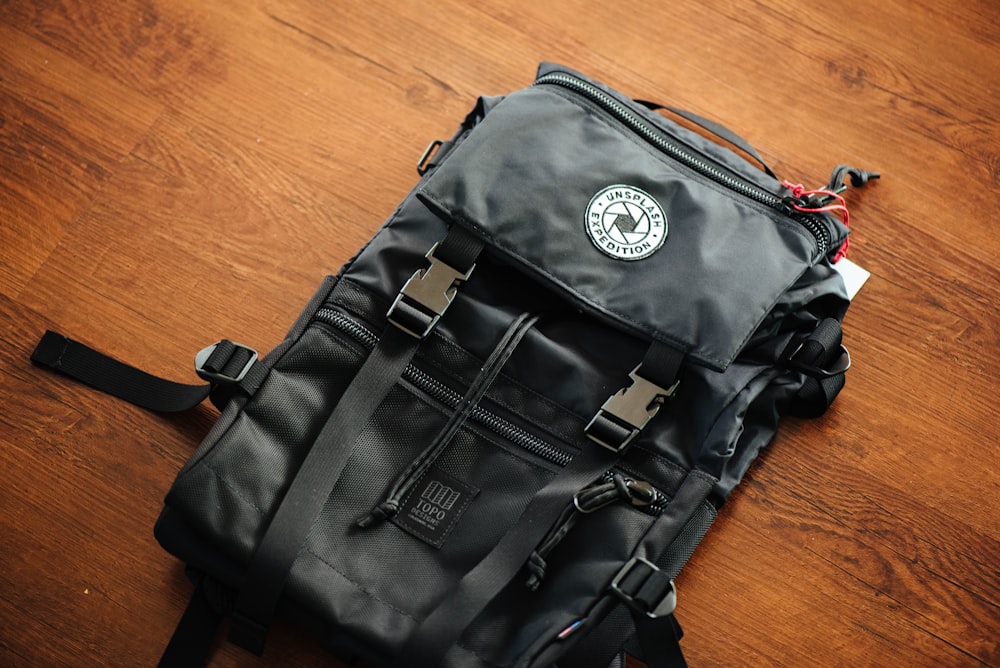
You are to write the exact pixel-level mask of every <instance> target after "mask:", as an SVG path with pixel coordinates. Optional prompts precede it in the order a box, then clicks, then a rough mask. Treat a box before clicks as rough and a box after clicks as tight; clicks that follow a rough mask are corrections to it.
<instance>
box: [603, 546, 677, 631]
mask: <svg viewBox="0 0 1000 668" xmlns="http://www.w3.org/2000/svg"><path fill="white" fill-rule="evenodd" d="M637 566H644V567H646V568H648V569H649V570H650V573H649V575H647V576H646V577H645V578H644V579H643V581H642V582H643V585H645V583H646V582H647V581H648V580H649V578H650V577H652V576H653V575H654V574H656V573H659V572H661V571H660V569H659V568H658V567H657V566H656V565H655V564H654V563H653V562H651V561H649V560H648V559H643V558H642V557H632V558H631V559H630V560H629V561H628V562H627V563H626V564H625V565H624V566H623V567H622V569H621V570H620V571H618V574H617V575H615V578H614V580H612V581H611V586H610V589H611V592H612V593H613V594H614V595H615V596H617V597H618V598H620V599H621V600H622V601H623V602H624V603H625V605H627V606H628V607H630V608H632V609H633V610H637V611H639V612H641V613H643V614H644V615H646V616H647V617H649V618H650V619H658V618H660V617H666V616H667V615H670V614H673V612H674V610H675V609H676V608H677V588H676V587H675V586H674V581H673V580H670V589H669V590H668V591H667V593H666V595H665V596H664V597H663V598H662V599H661V600H660V602H659V603H657V604H656V605H655V606H653V609H652V610H650V609H649V608H648V606H647V605H645V604H643V603H641V602H639V601H637V600H636V598H635V593H629V592H626V591H625V590H623V589H622V588H621V584H622V581H623V580H624V579H625V578H626V577H628V576H629V574H631V572H632V569H633V568H635V567H637Z"/></svg>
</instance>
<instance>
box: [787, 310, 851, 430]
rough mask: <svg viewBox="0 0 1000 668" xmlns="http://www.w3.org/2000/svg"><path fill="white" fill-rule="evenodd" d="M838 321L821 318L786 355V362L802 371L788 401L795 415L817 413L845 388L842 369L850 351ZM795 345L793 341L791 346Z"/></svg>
mask: <svg viewBox="0 0 1000 668" xmlns="http://www.w3.org/2000/svg"><path fill="white" fill-rule="evenodd" d="M842 341H843V331H842V330H841V326H840V321H838V320H837V319H835V318H824V319H823V320H820V321H819V323H818V324H817V325H816V328H815V329H814V330H813V331H812V332H811V333H810V334H809V336H807V337H806V339H805V340H804V341H802V342H801V343H799V344H798V345H797V347H796V348H795V349H794V351H792V352H791V353H788V354H786V355H785V364H786V366H788V367H790V368H792V369H795V370H796V371H801V372H802V373H804V374H805V381H804V382H803V384H802V387H801V388H800V389H799V391H798V394H797V395H796V396H795V398H794V400H793V401H792V402H791V404H790V405H789V409H788V410H789V413H790V414H792V415H795V416H796V417H805V418H812V417H819V416H820V415H822V414H823V413H824V412H826V409H827V408H829V407H830V405H831V404H832V403H833V400H834V399H836V398H837V395H838V394H839V393H840V391H841V390H842V389H843V388H844V381H845V375H844V372H845V371H847V369H848V368H849V367H850V359H851V358H850V355H849V354H848V353H847V349H846V348H844V346H843V344H842ZM793 345H795V342H794V341H793V342H792V344H790V347H791V346H793Z"/></svg>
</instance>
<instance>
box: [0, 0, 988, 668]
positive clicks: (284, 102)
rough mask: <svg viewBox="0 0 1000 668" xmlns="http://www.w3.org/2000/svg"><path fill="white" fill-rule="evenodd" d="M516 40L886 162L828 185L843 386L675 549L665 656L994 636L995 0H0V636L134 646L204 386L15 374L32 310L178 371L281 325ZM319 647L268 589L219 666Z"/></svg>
mask: <svg viewBox="0 0 1000 668" xmlns="http://www.w3.org/2000/svg"><path fill="white" fill-rule="evenodd" d="M542 60H553V61H557V62H563V63H565V64H567V65H570V66H572V67H575V68H577V69H580V70H582V71H584V72H587V73H588V74H590V75H592V76H594V77H596V78H598V79H601V80H604V81H606V82H608V83H609V84H611V85H613V86H614V87H616V88H618V89H619V90H622V91H624V92H626V93H628V94H631V95H633V96H635V97H642V98H646V99H656V100H660V101H663V102H668V103H671V104H673V105H675V106H679V107H684V108H688V109H690V110H691V111H693V112H695V113H699V114H702V115H705V116H708V117H710V118H713V119H716V120H718V121H720V122H722V123H723V124H725V125H727V126H729V127H732V128H733V129H735V130H736V131H738V132H739V133H740V134H741V135H743V136H744V137H746V138H747V139H748V140H749V141H750V142H751V143H752V144H753V145H755V146H756V147H757V148H758V150H760V152H761V153H762V154H763V155H764V157H765V158H766V159H767V160H768V162H769V163H770V164H771V165H772V167H774V168H775V169H776V170H777V171H778V173H779V174H781V175H782V176H784V177H787V178H789V179H790V180H792V181H795V182H802V183H805V184H806V185H810V186H811V185H818V184H820V183H822V182H824V181H825V180H826V178H827V175H828V174H829V170H830V169H831V168H832V167H833V165H835V164H837V163H839V162H848V163H855V164H857V165H859V166H862V167H866V168H871V169H877V170H879V171H881V172H882V173H883V175H884V176H883V179H882V180H880V181H879V182H877V183H875V184H873V185H872V186H870V187H868V188H866V189H865V190H864V191H859V192H858V193H856V194H854V193H852V194H851V195H850V200H849V201H850V204H851V218H852V224H853V236H852V244H851V258H852V259H853V260H855V261H856V262H858V263H859V264H861V265H862V266H864V267H866V268H867V269H869V270H870V271H871V272H872V278H871V279H870V280H869V282H868V284H867V285H866V286H865V288H864V289H863V290H862V292H861V294H860V296H859V297H858V298H857V300H856V303H855V304H854V305H852V308H851V310H850V312H849V314H848V316H847V319H846V321H845V329H846V343H847V345H848V346H849V347H850V349H851V353H852V357H853V359H854V366H853V368H852V369H851V371H850V373H849V378H848V383H847V388H846V390H845V391H844V393H843V394H842V395H841V397H840V398H839V399H838V401H837V403H836V404H835V406H834V407H833V408H832V409H831V410H830V411H829V412H828V413H827V415H825V416H823V417H822V418H820V419H818V420H813V421H801V420H789V421H787V422H786V423H785V425H784V427H785V428H784V429H783V430H782V432H781V434H780V435H779V436H778V438H777V439H776V440H775V442H774V443H773V444H772V445H771V446H770V447H769V448H768V449H767V451H766V452H765V453H764V454H763V455H762V457H761V458H760V460H759V461H758V462H757V463H756V464H755V465H754V467H753V468H752V469H751V471H750V473H749V474H748V476H747V479H746V480H745V481H744V485H743V486H742V487H741V488H740V489H738V490H737V492H736V493H735V494H734V496H733V498H732V499H731V500H730V502H729V503H728V504H727V505H726V506H725V507H724V508H723V509H722V511H721V513H720V516H719V519H718V520H717V521H716V523H715V525H714V527H713V529H712V531H711V532H710V533H709V535H708V537H707V538H706V539H705V541H704V543H703V544H702V546H701V547H700V548H699V550H698V552H697V553H696V554H695V556H694V558H693V559H692V561H691V563H690V564H689V566H688V567H687V569H686V570H685V572H684V573H682V575H681V577H680V578H679V580H678V587H679V591H680V608H679V612H678V614H679V617H680V620H681V622H682V623H683V624H684V627H685V630H686V635H685V638H684V641H683V646H684V648H685V651H686V653H687V656H688V659H689V662H690V664H691V665H692V666H743V665H754V666H756V665H761V666H896V665H909V666H996V665H1000V641H998V639H1000V607H998V603H1000V521H998V520H1000V483H998V479H1000V470H998V461H1000V459H998V454H1000V448H998V444H1000V427H998V418H997V410H996V408H995V406H996V397H997V396H998V393H1000V380H998V378H1000V364H998V361H997V349H998V344H1000V332H998V318H997V304H998V303H1000V270H998V268H997V258H998V257H1000V235H998V234H997V221H998V220H1000V198H998V197H997V196H996V193H997V192H998V185H1000V139H998V136H1000V132H998V130H1000V103H998V101H997V94H996V93H997V91H998V90H1000V6H998V5H997V4H996V2H994V1H993V0H969V1H966V2H962V3H942V2H933V1H932V0H908V1H906V2H904V1H903V0H886V1H884V2H878V3H871V2H863V1H862V0H846V1H845V2H841V3H839V4H837V5H836V6H824V7H819V6H814V7H809V8H807V7H806V6H805V5H803V4H802V3H798V2H794V1H793V0H759V1H756V2H746V3H733V2H726V1H724V0H708V1H705V0H700V1H698V2H695V1H694V0H680V1H678V2H671V3H639V2H631V1H624V2H617V3H606V2H597V1H596V0H592V1H587V0H583V1H580V2H572V3H570V2H563V1H561V0H560V1H556V2H548V3H540V2H529V1H526V0H502V1H501V0H496V1H493V2H480V3H461V2H457V1H456V0H442V1H441V2H436V3H399V2H392V1H390V0H368V1H366V2H356V1H348V2H338V3H315V2H308V1H306V0H254V1H251V2H243V3H237V2H231V1H229V0H224V1H222V2H215V3H200V2H195V1H194V0H171V1H170V2H167V1H166V0H141V1H137V2H132V3H112V2H108V1H107V0H92V1H84V0H62V1H60V2H56V1H54V0H51V1H50V0H42V1H39V2H23V1H19V0H0V332H2V335H0V398H2V406H3V408H2V410H0V481H2V484H0V665H5V666H6V665H10V666H59V665H66V666H89V665H94V666H98V665H101V666H103V665H114V666H128V665H151V664H153V663H155V662H156V660H157V658H158V657H159V654H160V652H161V651H162V649H163V647H164V646H165V644H166V641H167V639H168V638H169V635H170V633H171V631H172V628H173V625H174V623H175V622H176V620H177V619H178V618H179V616H180V613H181V611H182V609H183V607H184V605H185V600H186V596H187V595H188V593H189V591H190V585H189V584H188V582H187V580H186V579H185V577H184V575H183V570H182V567H181V565H180V564H178V563H176V562H175V561H174V560H173V558H172V557H170V556H169V555H167V554H166V553H164V552H163V551H162V550H161V549H160V548H159V547H158V545H157V544H156V542H155V540H154V539H153V537H152V533H151V530H152V525H153V523H154V522H155V519H156V516H157V514H158V513H159V510H160V507H161V503H162V498H163V495H164V493H165V492H166V490H167V489H168V488H169V486H170V483H171V481H172V480H173V477H174V475H175V474H176V472H177V470H178V469H179V468H180V466H181V465H182V464H183V462H184V461H185V460H186V459H187V457H188V456H189V455H190V453H191V451H192V448H193V447H194V445H195V444H196V443H197V442H198V440H199V439H200V438H201V437H202V436H203V435H204V434H205V433H206V432H207V430H208V429H209V428H210V426H211V424H212V421H213V419H214V416H215V412H214V409H211V408H210V407H207V406H206V407H200V408H199V409H197V410H196V411H194V412H193V413H192V414H191V415H187V416H179V417H172V418H166V417H163V416H158V415H152V414H149V413H146V412H144V411H141V410H139V409H135V408H133V407H130V406H126V405H123V404H122V403H120V402H117V401H115V400H113V399H109V398H106V397H103V396H100V395H98V394H96V393H94V392H92V391H90V390H88V389H86V388H84V387H81V386H79V385H76V384H74V383H72V382H70V381H67V380H64V379H62V378H59V377H55V376H52V375H49V374H46V373H43V372H41V371H39V370H38V369H36V368H34V367H32V366H31V364H30V362H29V361H28V356H29V354H30V351H31V349H32V348H33V346H34V343H35V341H36V340H37V338H38V336H39V335H40V334H41V332H42V331H44V329H46V328H48V327H53V328H57V329H60V330H62V331H64V332H67V333H68V334H70V335H71V336H73V337H74V338H77V339H79V340H82V341H84V342H86V343H89V344H91V345H93V346H95V347H98V348H101V349H104V350H108V351H113V352H114V354H115V355H117V356H118V357H119V358H121V359H124V360H127V361H129V362H131V363H134V364H137V365H139V366H142V367H144V368H146V369H147V370H149V371H150V372H153V373H156V374H159V375H163V376H167V377H171V378H176V379H177V380H190V373H189V371H188V368H189V367H188V365H189V363H190V362H189V360H190V358H191V355H192V353H193V351H196V350H198V349H199V348H201V347H202V346H203V345H205V343H206V342H209V341H213V340H216V339H218V338H220V337H223V336H227V337H231V338H233V339H235V340H241V341H245V342H247V343H251V344H254V345H257V346H259V347H260V348H263V349H266V348H267V347H268V346H271V345H274V344H275V343H276V342H277V341H278V340H279V339H280V338H281V336H282V335H283V334H284V332H285V330H286V329H287V327H288V326H289V325H290V323H291V322H292V320H293V319H294V318H295V316H296V314H297V313H298V310H299V309H300V308H301V306H302V305H303V304H304V303H305V301H306V299H308V297H309V296H310V295H311V293H312V291H313V289H314V288H315V286H316V285H317V284H318V282H319V281H320V280H321V279H322V277H323V276H324V275H326V274H328V273H332V272H335V271H336V270H337V269H338V268H339V266H340V265H341V264H342V263H343V262H344V261H346V260H347V259H348V258H349V257H350V256H351V255H352V254H353V253H354V251H355V250H356V249H357V248H358V247H359V246H360V245H361V244H362V243H364V241H365V240H366V239H367V238H368V237H369V236H370V235H371V233H372V232H373V231H374V230H375V229H376V228H377V227H378V226H379V225H380V224H381V222H382V221H383V220H384V219H385V218H386V217H387V216H388V215H389V214H390V213H391V212H392V210H393V208H394V207H395V206H396V204H397V203H398V201H399V200H400V199H401V198H402V197H403V196H404V195H405V193H406V192H407V191H408V190H409V188H410V187H411V186H412V185H413V183H414V181H415V174H414V165H415V162H416V160H417V158H418V157H419V155H420V153H421V151H422V150H423V147H424V146H425V145H426V144H427V142H428V141H429V140H431V139H433V138H437V137H445V136H448V135H449V134H450V133H451V131H452V129H453V128H454V126H455V124H456V123H457V122H458V121H459V120H460V119H461V118H462V117H463V116H464V114H465V113H466V111H467V110H468V108H469V106H470V105H471V104H472V102H473V101H474V99H475V97H476V96H477V95H479V94H503V93H505V92H508V91H511V90H514V89H517V88H520V87H522V86H524V85H526V84H527V83H529V82H530V80H531V78H532V76H533V73H534V69H535V67H536V65H537V63H538V62H539V61H542ZM545 186H546V184H540V187H545ZM323 663H325V664H327V665H331V664H332V665H337V664H336V663H335V662H334V661H333V660H332V659H331V658H329V657H328V656H327V655H325V654H324V653H322V651H320V650H319V649H318V648H317V647H316V645H315V643H314V641H312V640H311V639H309V638H307V637H305V636H303V635H302V633H301V632H300V631H298V630H296V629H294V628H292V627H290V626H288V625H286V624H284V623H280V624H279V625H278V627H277V628H276V629H275V631H274V632H273V633H272V637H271V644H270V646H269V647H268V650H267V652H266V654H265V656H264V657H263V658H262V659H257V658H255V657H252V656H249V655H248V654H247V653H245V652H243V651H242V650H238V649H236V648H234V647H231V646H229V645H225V644H222V645H220V646H219V648H218V652H217V653H216V656H215V658H214V660H213V664H212V665H217V666H253V665H262V666H263V665H275V666H277V665H281V666H288V665H316V664H323Z"/></svg>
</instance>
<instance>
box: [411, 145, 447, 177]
mask: <svg viewBox="0 0 1000 668" xmlns="http://www.w3.org/2000/svg"><path fill="white" fill-rule="evenodd" d="M443 144H444V142H443V141H441V140H440V139H435V140H434V141H432V142H431V143H430V144H428V145H427V148H425V149H424V154H423V155H422V156H420V160H418V161H417V174H419V175H420V176H423V175H424V174H426V173H427V170H428V169H430V162H431V154H432V153H434V152H435V151H437V150H438V149H439V148H441V146H442V145H443Z"/></svg>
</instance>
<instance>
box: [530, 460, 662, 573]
mask: <svg viewBox="0 0 1000 668" xmlns="http://www.w3.org/2000/svg"><path fill="white" fill-rule="evenodd" d="M658 498H659V493H658V492H657V491H656V489H655V488H654V487H653V486H652V485H651V484H649V483H648V482H646V481H644V480H633V479H631V478H626V477H625V476H623V475H622V474H620V473H614V472H608V473H606V474H604V476H602V478H601V481H600V482H598V483H596V484H593V485H591V486H589V487H584V488H583V489H581V490H580V491H578V492H577V493H576V494H574V495H573V503H572V504H570V505H568V506H567V507H566V509H565V510H563V512H562V514H561V515H560V516H559V518H558V519H557V520H556V521H555V523H554V524H553V525H552V528H551V529H549V532H548V533H547V534H545V537H544V538H543V539H542V541H541V542H540V543H539V544H538V547H536V548H535V549H534V550H533V551H532V552H531V556H530V557H528V563H527V569H528V573H529V575H528V580H527V582H525V585H526V586H527V587H528V589H530V590H531V591H535V590H537V589H538V587H540V586H541V584H542V580H544V579H545V569H546V567H547V565H548V564H547V563H546V561H545V558H546V557H547V556H548V555H549V553H551V552H552V550H554V549H555V547H556V546H557V545H558V544H559V543H561V542H562V539H563V538H565V537H566V534H568V533H569V531H570V529H572V528H573V527H574V526H576V523H577V521H579V519H580V517H581V516H583V515H589V514H590V513H593V512H596V511H598V510H600V509H601V508H606V507H608V506H610V505H612V504H613V503H615V502H618V501H625V502H627V503H629V504H631V505H633V506H636V507H639V508H642V507H645V506H649V505H651V504H653V503H654V502H655V501H656V500H657V499H658Z"/></svg>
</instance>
